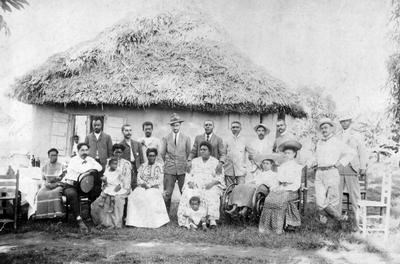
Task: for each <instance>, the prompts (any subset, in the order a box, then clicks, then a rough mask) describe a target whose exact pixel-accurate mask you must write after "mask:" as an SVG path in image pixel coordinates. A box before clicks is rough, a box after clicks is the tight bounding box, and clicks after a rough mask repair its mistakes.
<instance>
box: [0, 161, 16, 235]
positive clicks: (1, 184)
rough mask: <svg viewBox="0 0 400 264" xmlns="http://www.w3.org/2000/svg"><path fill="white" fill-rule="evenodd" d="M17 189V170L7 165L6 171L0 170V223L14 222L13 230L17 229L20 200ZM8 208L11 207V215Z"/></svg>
mask: <svg viewBox="0 0 400 264" xmlns="http://www.w3.org/2000/svg"><path fill="white" fill-rule="evenodd" d="M18 190H19V171H17V173H15V172H14V170H13V169H12V168H11V166H9V167H8V169H6V171H2V172H0V202H1V204H0V211H1V212H2V214H1V215H2V218H1V219H0V223H3V227H4V225H5V224H7V223H14V230H17V220H18V208H19V205H20V201H21V199H20V197H19V192H18ZM9 209H12V214H11V215H10V214H8V213H7V211H8V210H9Z"/></svg>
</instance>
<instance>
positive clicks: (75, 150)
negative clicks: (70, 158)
mask: <svg viewBox="0 0 400 264" xmlns="http://www.w3.org/2000/svg"><path fill="white" fill-rule="evenodd" d="M72 155H78V144H77V143H75V142H74V145H73V146H72Z"/></svg>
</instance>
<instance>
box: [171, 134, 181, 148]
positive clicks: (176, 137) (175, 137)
mask: <svg viewBox="0 0 400 264" xmlns="http://www.w3.org/2000/svg"><path fill="white" fill-rule="evenodd" d="M179 134H180V132H178V133H174V132H172V135H173V136H174V142H175V140H176V145H178V141H179Z"/></svg>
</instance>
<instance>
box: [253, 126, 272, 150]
mask: <svg viewBox="0 0 400 264" xmlns="http://www.w3.org/2000/svg"><path fill="white" fill-rule="evenodd" d="M254 131H255V132H256V133H257V138H255V139H254V140H253V141H252V142H251V146H252V148H253V149H254V152H255V155H266V154H271V153H272V144H271V142H269V141H268V140H267V139H266V138H265V137H266V136H267V135H268V134H269V132H270V130H269V128H268V127H267V126H266V125H265V124H258V125H256V126H255V127H254Z"/></svg>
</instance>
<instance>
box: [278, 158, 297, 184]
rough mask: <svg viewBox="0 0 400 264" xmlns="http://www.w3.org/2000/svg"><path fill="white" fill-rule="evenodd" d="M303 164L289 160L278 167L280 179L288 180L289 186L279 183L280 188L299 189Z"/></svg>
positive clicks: (282, 180) (280, 180) (281, 180)
mask: <svg viewBox="0 0 400 264" xmlns="http://www.w3.org/2000/svg"><path fill="white" fill-rule="evenodd" d="M302 170H303V166H302V165H300V164H298V163H297V162H296V161H295V160H289V161H286V162H285V163H283V164H282V165H280V166H279V168H278V181H279V182H287V183H288V185H287V186H283V185H279V187H277V189H278V190H283V191H297V190H298V189H299V188H300V187H301V175H302Z"/></svg>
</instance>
